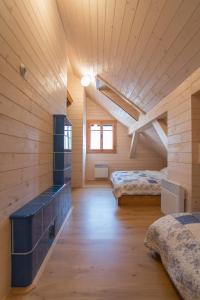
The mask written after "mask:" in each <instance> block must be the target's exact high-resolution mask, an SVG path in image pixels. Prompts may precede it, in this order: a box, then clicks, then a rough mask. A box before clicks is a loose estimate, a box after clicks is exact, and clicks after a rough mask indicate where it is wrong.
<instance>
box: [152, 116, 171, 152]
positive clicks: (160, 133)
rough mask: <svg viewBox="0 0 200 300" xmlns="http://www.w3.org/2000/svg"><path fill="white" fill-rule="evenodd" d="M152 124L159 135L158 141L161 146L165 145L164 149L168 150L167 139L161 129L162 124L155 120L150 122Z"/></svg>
mask: <svg viewBox="0 0 200 300" xmlns="http://www.w3.org/2000/svg"><path fill="white" fill-rule="evenodd" d="M152 126H153V128H154V129H155V131H156V133H157V135H158V136H159V139H160V141H161V142H162V144H163V146H164V147H165V149H166V150H168V139H167V135H166V133H165V131H164V130H163V128H162V126H161V125H160V123H159V122H158V121H157V120H155V121H153V122H152Z"/></svg>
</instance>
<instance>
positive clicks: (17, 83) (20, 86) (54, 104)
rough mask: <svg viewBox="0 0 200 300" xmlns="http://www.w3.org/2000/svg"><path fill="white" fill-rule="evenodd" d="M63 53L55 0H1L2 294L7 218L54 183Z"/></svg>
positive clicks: (0, 291) (1, 293)
mask: <svg viewBox="0 0 200 300" xmlns="http://www.w3.org/2000/svg"><path fill="white" fill-rule="evenodd" d="M66 54H67V53H66V42H65V35H64V31H63V28H62V24H61V21H60V18H59V14H58V11H57V5H56V2H55V1H54V0H49V1H45V2H43V1H39V0H30V1H23V0H21V1H12V0H6V1H0V236H1V240H0V265H1V272H0V299H4V298H5V296H6V295H7V294H8V292H9V289H10V222H9V219H8V217H9V215H10V214H11V213H12V212H13V211H15V210H16V209H18V208H19V207H21V206H22V205H23V204H25V203H27V202H28V201H30V200H31V199H32V198H33V197H35V196H36V195H38V194H39V193H41V192H42V191H43V190H45V189H46V188H48V187H49V186H50V185H51V184H52V163H53V160H52V150H53V144H52V143H53V118H52V114H54V113H55V114H56V113H57V114H58V113H61V114H65V113H66V88H67V87H66V84H67V57H66ZM21 63H23V64H25V65H26V67H27V68H28V77H27V79H26V80H24V79H23V78H22V77H21V76H20V74H19V67H20V64H21Z"/></svg>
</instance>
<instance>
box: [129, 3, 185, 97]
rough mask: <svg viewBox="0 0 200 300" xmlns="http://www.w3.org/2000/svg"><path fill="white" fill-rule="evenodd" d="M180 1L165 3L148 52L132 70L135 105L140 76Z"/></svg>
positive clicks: (140, 87) (132, 94)
mask: <svg viewBox="0 0 200 300" xmlns="http://www.w3.org/2000/svg"><path fill="white" fill-rule="evenodd" d="M180 3H181V1H180V0H179V1H173V0H168V1H166V2H165V5H164V7H163V9H162V11H161V13H160V16H159V18H158V20H157V23H156V26H155V27H154V30H153V32H152V34H151V36H150V38H149V41H148V43H147V45H146V49H148V51H144V53H143V55H142V56H141V58H140V60H139V61H138V64H137V65H136V67H135V70H134V74H133V75H134V77H135V80H134V82H135V86H134V89H133V91H132V93H131V99H134V102H136V103H137V98H136V97H137V96H138V94H139V91H141V89H142V86H143V84H144V83H143V82H142V75H143V72H144V70H145V68H146V67H147V65H148V63H150V61H151V59H152V58H153V57H154V55H155V52H156V49H157V47H158V45H159V42H160V41H161V39H162V36H163V34H164V32H165V31H166V29H167V27H168V26H169V24H170V22H171V20H172V19H173V17H174V15H175V13H176V11H177V9H178V8H179V6H180Z"/></svg>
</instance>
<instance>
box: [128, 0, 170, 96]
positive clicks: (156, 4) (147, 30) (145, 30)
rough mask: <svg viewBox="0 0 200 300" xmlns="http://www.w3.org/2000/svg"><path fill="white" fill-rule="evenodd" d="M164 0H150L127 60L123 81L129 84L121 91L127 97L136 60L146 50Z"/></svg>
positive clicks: (131, 86)
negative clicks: (131, 53)
mask: <svg viewBox="0 0 200 300" xmlns="http://www.w3.org/2000/svg"><path fill="white" fill-rule="evenodd" d="M165 2H166V1H165V0H162V1H160V0H156V1H152V3H151V5H150V7H149V9H148V13H147V16H146V18H145V22H144V24H143V26H142V29H141V32H140V35H139V37H138V40H137V43H136V45H135V48H134V51H133V53H134V55H131V57H130V61H129V67H128V70H127V72H126V74H125V78H124V81H125V82H129V84H128V85H127V86H126V87H124V89H123V93H124V94H126V95H127V97H128V98H129V97H130V96H131V94H132V91H133V88H134V86H135V80H134V79H135V74H134V73H135V72H134V71H135V68H136V65H137V64H138V62H139V61H140V58H141V56H142V54H143V53H144V51H145V50H146V47H147V44H148V41H149V38H150V36H151V34H152V32H153V31H154V29H155V27H156V26H158V24H157V20H158V18H159V17H160V14H161V12H162V9H163V7H164V4H165Z"/></svg>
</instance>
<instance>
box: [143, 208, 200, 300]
mask: <svg viewBox="0 0 200 300" xmlns="http://www.w3.org/2000/svg"><path fill="white" fill-rule="evenodd" d="M145 245H146V246H147V247H148V248H149V249H150V250H151V251H153V252H154V253H158V254H159V256H160V258H161V260H162V263H163V265H164V267H165V269H166V270H167V272H168V274H169V276H170V278H171V280H172V281H173V283H174V285H175V286H176V288H177V290H178V291H179V293H180V295H181V296H182V297H183V299H186V300H199V299H200V213H181V214H173V215H167V216H165V217H162V218H160V219H158V220H157V221H156V222H154V223H153V224H152V225H151V226H150V227H149V229H148V232H147V235H146V239H145Z"/></svg>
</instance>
